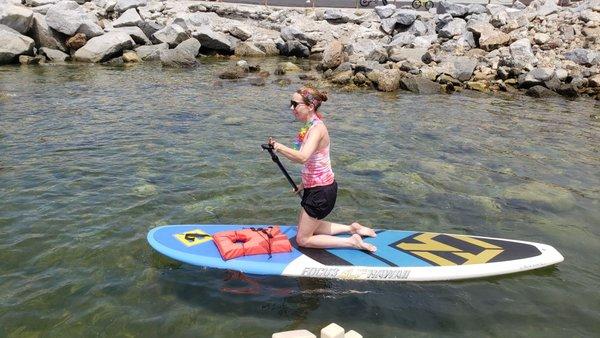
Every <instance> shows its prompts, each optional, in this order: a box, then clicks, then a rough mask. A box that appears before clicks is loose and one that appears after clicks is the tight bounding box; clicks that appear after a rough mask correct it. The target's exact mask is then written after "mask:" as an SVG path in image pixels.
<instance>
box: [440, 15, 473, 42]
mask: <svg viewBox="0 0 600 338" xmlns="http://www.w3.org/2000/svg"><path fill="white" fill-rule="evenodd" d="M466 27H467V22H466V21H465V20H463V19H459V18H457V19H453V20H452V21H450V22H448V23H447V24H446V25H444V26H443V27H442V28H441V29H440V30H439V31H438V34H439V36H440V37H442V38H447V39H451V38H452V37H454V36H457V35H461V34H462V33H463V32H464V31H465V29H466Z"/></svg>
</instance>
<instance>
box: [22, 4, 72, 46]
mask: <svg viewBox="0 0 600 338" xmlns="http://www.w3.org/2000/svg"><path fill="white" fill-rule="evenodd" d="M29 35H30V36H31V37H32V38H33V41H35V46H36V47H37V48H42V47H46V48H50V49H58V50H61V51H63V52H66V51H67V47H65V43H64V42H65V36H64V35H61V34H60V33H59V32H57V31H55V30H54V29H52V28H50V26H48V24H47V23H46V17H44V16H43V15H42V14H39V13H34V14H33V24H32V25H31V31H30V32H29Z"/></svg>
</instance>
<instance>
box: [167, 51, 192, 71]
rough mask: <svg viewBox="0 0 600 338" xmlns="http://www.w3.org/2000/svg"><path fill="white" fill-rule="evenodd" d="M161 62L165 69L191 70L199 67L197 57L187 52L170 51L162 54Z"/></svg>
mask: <svg viewBox="0 0 600 338" xmlns="http://www.w3.org/2000/svg"><path fill="white" fill-rule="evenodd" d="M160 62H161V63H162V65H163V67H170V68H191V67H197V66H198V65H199V63H198V60H196V57H194V56H192V55H191V54H190V53H188V52H187V51H185V50H179V49H168V50H164V51H161V52H160Z"/></svg>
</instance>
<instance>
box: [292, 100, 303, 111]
mask: <svg viewBox="0 0 600 338" xmlns="http://www.w3.org/2000/svg"><path fill="white" fill-rule="evenodd" d="M301 104H304V102H296V101H294V100H291V101H290V106H291V107H292V108H294V109H296V107H298V105H301Z"/></svg>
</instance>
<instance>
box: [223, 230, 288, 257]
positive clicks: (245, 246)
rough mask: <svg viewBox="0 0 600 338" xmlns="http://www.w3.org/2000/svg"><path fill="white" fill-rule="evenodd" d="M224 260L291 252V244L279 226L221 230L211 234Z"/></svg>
mask: <svg viewBox="0 0 600 338" xmlns="http://www.w3.org/2000/svg"><path fill="white" fill-rule="evenodd" d="M212 238H213V241H214V242H215V244H216V245H217V248H218V249H219V252H220V253H221V256H222V257H223V259H224V260H229V259H232V258H236V257H240V256H250V255H264V254H269V258H271V253H277V252H291V251H292V245H291V244H290V241H289V240H288V238H287V236H286V235H285V234H283V233H281V230H280V229H279V226H277V225H275V226H270V227H267V228H249V229H242V230H236V231H221V232H217V233H215V234H213V235H212Z"/></svg>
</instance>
